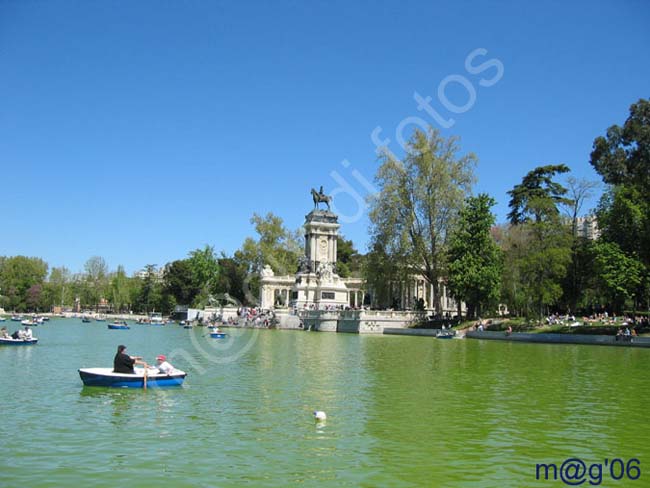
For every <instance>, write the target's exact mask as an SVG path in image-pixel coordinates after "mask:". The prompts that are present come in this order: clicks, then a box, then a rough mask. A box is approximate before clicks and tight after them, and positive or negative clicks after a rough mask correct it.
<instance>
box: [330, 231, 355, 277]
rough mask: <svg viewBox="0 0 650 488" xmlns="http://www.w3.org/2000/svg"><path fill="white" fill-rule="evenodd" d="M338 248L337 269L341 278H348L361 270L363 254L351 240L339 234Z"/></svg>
mask: <svg viewBox="0 0 650 488" xmlns="http://www.w3.org/2000/svg"><path fill="white" fill-rule="evenodd" d="M336 250H337V253H336V254H337V257H336V271H337V273H338V275H339V276H340V277H341V278H348V277H349V276H352V275H353V274H356V273H358V272H359V271H360V269H361V255H360V254H359V253H358V251H357V250H356V249H355V248H354V243H353V242H352V241H351V240H347V239H346V238H345V237H343V236H338V239H337V244H336Z"/></svg>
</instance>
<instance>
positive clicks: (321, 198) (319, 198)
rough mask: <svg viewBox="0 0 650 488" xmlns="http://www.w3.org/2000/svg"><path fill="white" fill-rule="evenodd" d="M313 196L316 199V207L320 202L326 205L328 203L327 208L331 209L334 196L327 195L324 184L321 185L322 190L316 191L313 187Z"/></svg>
mask: <svg viewBox="0 0 650 488" xmlns="http://www.w3.org/2000/svg"><path fill="white" fill-rule="evenodd" d="M311 196H312V198H313V199H314V209H317V208H318V204H319V203H324V204H325V205H327V210H330V202H331V201H332V197H331V196H329V195H325V193H324V192H323V187H322V186H321V187H320V191H316V190H314V189H313V188H312V189H311Z"/></svg>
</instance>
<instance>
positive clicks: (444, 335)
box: [436, 333, 455, 339]
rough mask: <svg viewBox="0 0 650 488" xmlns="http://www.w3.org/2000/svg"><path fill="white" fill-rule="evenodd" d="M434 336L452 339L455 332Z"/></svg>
mask: <svg viewBox="0 0 650 488" xmlns="http://www.w3.org/2000/svg"><path fill="white" fill-rule="evenodd" d="M436 337H437V338H438V339H453V338H454V337H455V334H453V333H447V334H438V335H437V336H436Z"/></svg>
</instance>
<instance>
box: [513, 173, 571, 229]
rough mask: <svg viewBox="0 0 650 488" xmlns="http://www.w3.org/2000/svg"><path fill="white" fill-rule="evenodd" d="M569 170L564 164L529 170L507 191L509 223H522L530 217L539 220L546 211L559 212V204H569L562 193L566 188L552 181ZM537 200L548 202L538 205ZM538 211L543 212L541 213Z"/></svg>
mask: <svg viewBox="0 0 650 488" xmlns="http://www.w3.org/2000/svg"><path fill="white" fill-rule="evenodd" d="M568 171H570V170H569V167H568V166H566V165H564V164H549V165H547V166H538V167H537V168H535V169H534V170H532V171H530V172H529V173H528V174H527V175H526V176H524V178H523V179H522V181H521V183H520V184H518V185H515V187H514V188H513V189H512V190H510V191H509V192H508V195H510V203H509V204H508V206H509V207H510V213H509V214H508V220H509V221H510V223H511V224H513V225H516V224H522V223H524V222H527V221H529V220H531V219H534V220H535V221H539V220H541V219H542V218H544V217H545V216H546V217H547V216H548V214H547V212H549V211H550V212H552V213H555V214H559V208H558V205H559V204H565V205H566V204H570V203H571V201H570V199H568V198H566V197H565V196H564V195H566V193H567V189H566V188H565V187H563V186H562V185H561V184H560V183H557V182H555V181H553V177H554V176H555V175H556V174H559V173H566V172H568ZM539 201H544V202H550V203H552V204H553V205H548V204H547V203H545V204H543V205H540V204H539ZM540 212H544V213H543V214H542V213H540Z"/></svg>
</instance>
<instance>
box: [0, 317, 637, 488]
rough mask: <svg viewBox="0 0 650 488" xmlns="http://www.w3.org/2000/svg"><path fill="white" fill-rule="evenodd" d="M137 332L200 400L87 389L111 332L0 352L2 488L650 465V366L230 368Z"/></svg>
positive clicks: (330, 349) (341, 340)
mask: <svg viewBox="0 0 650 488" xmlns="http://www.w3.org/2000/svg"><path fill="white" fill-rule="evenodd" d="M128 332H129V335H128V337H127V336H124V335H121V336H120V337H119V340H120V341H123V340H126V342H128V346H129V349H130V350H131V351H133V352H134V353H136V352H137V354H139V355H143V356H145V357H155V355H156V354H159V353H160V352H168V351H173V350H182V351H184V353H183V354H181V355H179V356H178V358H177V359H174V364H175V365H176V366H177V367H179V368H181V369H184V370H186V371H187V372H188V377H187V379H186V381H185V383H184V385H183V386H182V387H181V388H169V389H159V388H156V389H149V390H146V391H145V390H141V389H111V388H99V387H83V386H82V383H81V380H80V378H79V375H78V373H77V369H78V368H79V367H92V366H106V364H107V363H110V361H111V360H112V357H113V354H114V351H115V347H116V336H115V335H114V334H111V332H109V331H107V330H106V329H105V328H102V327H93V326H86V327H85V328H83V329H82V328H81V324H79V325H76V324H75V323H68V322H65V321H57V322H53V323H52V326H51V327H50V328H49V329H44V330H43V331H42V334H39V335H41V343H40V344H39V345H38V346H35V347H31V348H12V349H11V350H7V348H5V349H1V348H0V367H1V368H2V371H3V373H4V377H5V381H4V382H3V383H1V384H0V394H1V395H0V398H1V402H2V403H1V404H0V408H2V411H3V414H4V416H5V419H6V420H8V421H5V422H1V423H0V436H1V437H2V439H3V442H5V445H4V447H5V452H4V453H5V456H3V458H0V459H3V460H0V463H5V464H3V465H0V468H2V469H0V485H2V486H3V487H4V486H30V487H39V486H60V485H63V484H78V485H84V486H102V487H104V486H106V487H107V486H112V485H114V484H116V483H124V482H127V483H128V484H129V486H136V487H138V486H152V485H155V484H167V485H169V486H235V485H241V484H249V485H252V486H286V485H291V484H306V485H309V486H311V485H318V486H328V485H330V486H336V487H339V486H471V487H487V486H535V485H534V480H533V479H532V478H531V473H533V474H534V471H531V469H534V466H535V464H536V463H538V462H543V461H545V460H549V461H558V462H560V461H562V460H563V459H565V458H567V457H570V456H581V457H585V458H588V459H589V460H590V461H592V462H594V461H596V460H598V459H600V458H602V459H604V458H607V457H608V458H610V459H611V458H613V457H621V458H627V459H629V458H632V457H637V458H639V459H641V461H642V462H643V460H644V459H650V456H649V455H650V448H648V446H647V445H646V442H645V439H647V438H648V437H649V434H650V432H648V431H649V430H650V429H648V427H647V424H646V422H645V419H644V418H643V415H644V414H643V412H644V411H645V406H646V405H647V403H648V401H649V400H650V394H649V393H648V389H647V387H646V385H645V381H644V378H645V377H646V376H645V374H646V373H645V364H646V363H647V360H648V353H649V352H650V351H643V350H631V349H630V350H621V349H617V348H611V349H610V348H605V347H589V346H564V345H560V346H554V345H538V344H534V345H532V344H505V343H497V342H488V341H485V342H483V341H473V340H465V341H439V340H435V339H431V338H411V337H381V336H380V337H374V336H370V337H366V336H356V335H347V334H328V333H305V332H287V331H273V330H264V331H255V333H256V334H257V336H256V337H254V338H253V336H252V335H250V334H252V333H253V332H252V331H238V335H237V336H236V337H235V336H234V335H233V337H232V341H233V342H232V343H231V344H230V345H229V346H228V347H229V350H231V351H233V350H241V349H242V348H243V347H246V345H248V344H252V346H250V349H249V350H248V352H246V353H244V354H242V355H241V356H240V357H239V358H238V359H237V360H236V361H230V362H227V361H222V362H214V361H212V360H211V358H210V357H206V356H205V355H204V354H203V352H202V351H198V350H196V349H195V348H193V341H204V342H203V343H201V345H202V347H203V351H204V352H205V351H211V354H224V355H225V354H228V351H227V350H226V348H225V345H223V347H222V346H218V345H215V344H214V340H213V339H210V338H209V337H200V336H198V335H196V336H191V335H190V334H188V331H186V330H184V329H182V328H180V327H173V326H170V327H160V328H153V327H139V326H134V327H133V328H132V329H131V330H130V331H128ZM125 338H126V339H125ZM220 347H222V348H221V349H220ZM222 357H225V356H222ZM195 365H196V366H197V367H195ZM314 410H323V411H325V412H326V413H327V424H325V423H317V422H314V418H313V411H314ZM7 459H11V463H9V462H7V461H6V460H7ZM538 486H543V485H538Z"/></svg>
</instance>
